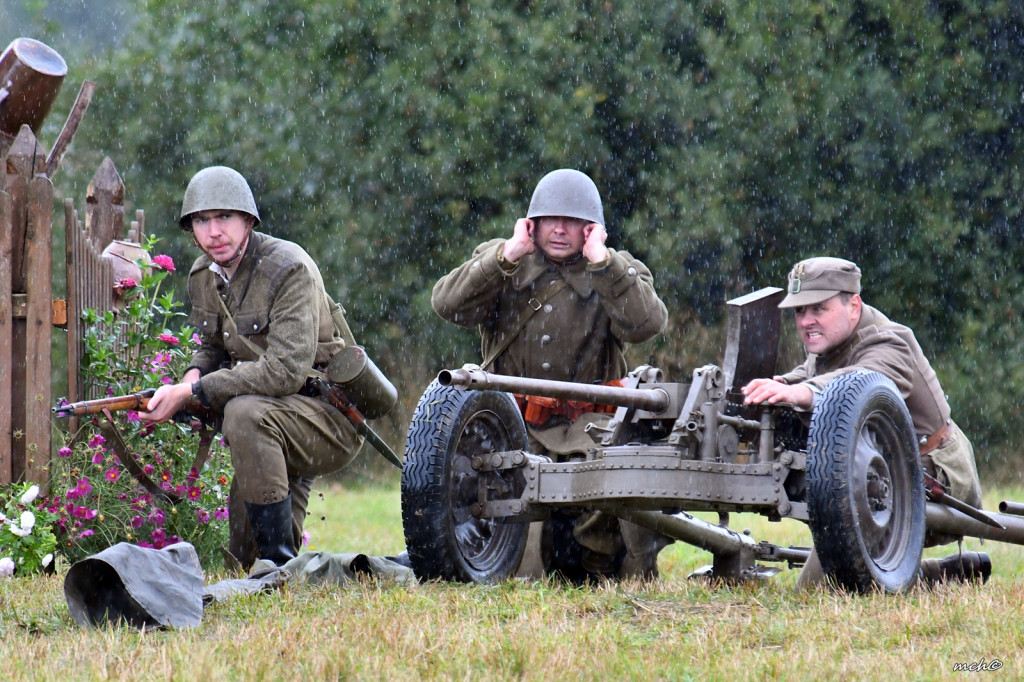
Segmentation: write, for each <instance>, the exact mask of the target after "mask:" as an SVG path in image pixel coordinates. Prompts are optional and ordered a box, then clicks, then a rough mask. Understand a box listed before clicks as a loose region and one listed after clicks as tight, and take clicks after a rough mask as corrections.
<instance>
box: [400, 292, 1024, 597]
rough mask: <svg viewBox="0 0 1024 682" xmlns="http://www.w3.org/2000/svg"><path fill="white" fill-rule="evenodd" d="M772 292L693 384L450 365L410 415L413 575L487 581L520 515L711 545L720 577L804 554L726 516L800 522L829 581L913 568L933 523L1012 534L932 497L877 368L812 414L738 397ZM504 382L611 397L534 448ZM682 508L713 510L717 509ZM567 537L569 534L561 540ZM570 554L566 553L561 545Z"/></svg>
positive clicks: (1006, 524) (407, 516) (506, 570)
mask: <svg viewBox="0 0 1024 682" xmlns="http://www.w3.org/2000/svg"><path fill="white" fill-rule="evenodd" d="M782 296H783V292H782V291H781V290H780V289H775V288H769V289H763V290H761V291H759V292H755V293H753V294H749V295H747V296H744V297H741V298H737V299H734V300H732V301H729V302H728V312H729V324H728V337H727V344H726V352H725V361H724V363H723V365H722V366H721V367H719V366H716V365H707V366H704V367H701V368H699V369H697V370H695V371H694V373H693V376H692V380H691V381H690V382H689V383H672V382H665V381H664V380H663V376H662V372H661V371H660V370H658V369H656V368H653V367H647V366H645V367H640V368H638V369H636V370H634V371H633V372H631V373H630V375H629V377H628V378H627V379H626V381H625V385H624V386H623V387H614V386H603V385H601V386H598V385H589V384H575V383H570V382H557V381H544V380H536V379H527V378H520V377H509V376H501V375H495V374H490V373H487V372H484V371H483V370H481V369H479V368H476V367H464V368H462V369H456V370H444V371H442V372H441V373H440V374H439V375H438V377H437V379H436V380H435V381H434V382H433V383H432V384H431V385H430V386H429V387H428V388H427V390H426V392H425V393H424V394H423V397H422V398H421V400H420V403H419V405H418V407H417V409H416V412H415V414H414V416H413V419H412V423H411V425H410V430H409V435H408V438H407V444H406V453H405V466H404V469H403V473H402V517H403V525H404V529H405V536H406V545H407V548H408V551H409V555H410V559H411V561H412V563H413V567H414V569H415V571H416V573H417V575H418V576H419V577H420V578H422V579H432V578H440V579H446V580H459V581H473V582H491V581H496V580H501V579H504V578H507V577H509V576H511V575H513V574H514V572H515V570H516V568H517V566H518V564H519V562H520V559H521V557H522V555H523V551H524V548H525V545H526V536H527V529H528V527H529V522H531V521H535V520H541V519H545V518H548V517H551V516H552V515H557V514H564V513H569V514H571V513H574V512H579V511H581V510H589V511H602V512H606V513H610V514H613V515H615V516H617V517H619V518H622V519H626V520H628V521H631V522H633V523H635V524H637V525H640V526H643V527H646V528H649V529H652V530H656V531H658V532H661V533H663V534H665V535H668V536H670V537H672V538H674V539H676V540H680V541H683V542H687V543H690V544H693V545H695V546H698V547H701V548H703V549H706V550H707V551H709V552H710V553H711V554H712V557H713V563H712V566H711V568H710V571H709V574H710V575H713V576H714V577H716V578H720V579H723V580H727V581H740V580H744V579H748V578H751V577H755V576H762V577H763V576H767V575H771V574H773V573H776V572H778V570H781V569H779V568H777V567H765V566H763V565H762V564H761V563H759V562H786V563H788V564H789V565H791V566H792V565H800V564H802V563H803V562H804V561H805V560H806V558H807V556H808V554H809V551H810V550H809V548H793V547H779V546H776V545H772V544H770V543H767V542H757V541H755V540H754V539H753V538H751V537H750V536H749V535H747V534H744V533H740V532H737V531H735V530H733V529H731V528H729V526H728V515H729V514H730V513H732V512H753V513H758V514H762V515H764V516H766V517H767V518H769V519H771V520H780V519H783V518H790V519H796V520H798V521H802V522H805V523H807V524H808V525H809V526H810V530H811V535H812V538H813V540H814V545H815V547H816V548H817V552H818V557H819V560H820V561H821V563H822V566H823V568H824V570H825V571H826V573H828V574H829V575H830V576H831V577H832V578H833V579H834V580H835V582H837V583H838V584H840V585H842V586H845V587H847V588H850V589H855V590H869V589H875V588H878V589H883V590H886V591H900V590H904V589H906V588H908V587H909V586H911V585H913V584H914V582H915V581H916V579H917V575H918V566H919V563H920V560H921V553H922V547H923V542H924V533H925V528H926V523H927V527H928V528H929V529H933V530H937V531H941V532H946V533H952V534H960V535H965V534H967V535H975V536H977V537H986V538H992V539H1000V540H1005V541H1010V542H1017V543H1020V544H1024V523H1022V521H1021V519H1019V518H1018V517H1014V516H1011V515H1007V514H989V513H986V512H981V511H979V510H973V511H974V512H975V513H974V515H973V516H970V515H968V514H967V513H965V511H966V512H971V511H972V510H971V509H966V510H958V509H956V508H953V507H951V506H949V505H944V504H940V503H933V502H928V501H927V499H926V488H925V486H924V484H923V472H922V470H921V465H920V458H919V454H918V443H917V438H916V434H915V432H914V428H913V423H912V421H911V419H910V416H909V413H908V412H907V408H906V406H905V404H904V403H903V400H902V398H901V397H900V395H899V393H898V391H897V390H896V387H895V386H894V385H893V384H892V382H891V381H889V380H888V379H887V378H885V377H883V376H882V375H880V374H877V373H873V372H864V371H854V372H850V373H848V374H844V375H842V376H840V377H838V378H837V379H835V380H834V381H832V382H830V383H829V384H828V386H827V387H826V388H825V389H824V390H823V391H822V393H821V395H820V396H819V397H818V400H817V402H816V407H815V410H814V412H813V414H810V415H809V414H806V413H805V414H799V413H797V412H796V411H794V410H793V409H792V408H791V407H789V406H784V405H775V406H749V405H744V404H743V400H742V395H741V394H740V392H739V389H740V388H741V387H742V386H743V385H745V384H746V383H747V382H748V381H750V380H751V379H753V378H757V377H770V376H772V375H773V374H774V371H775V360H776V356H777V353H778V343H779V331H780V327H781V313H780V312H779V310H778V307H777V306H778V303H779V301H780V300H781V298H782ZM513 394H525V395H540V396H544V397H547V398H555V399H561V400H568V401H577V403H593V404H600V405H610V406H614V407H615V412H614V414H612V415H610V416H609V415H592V416H595V418H594V419H593V420H591V421H590V422H589V423H588V424H587V426H586V432H587V434H589V436H590V437H591V439H592V440H593V442H594V445H593V447H592V448H591V449H589V450H588V452H587V453H586V456H585V457H581V458H578V459H571V460H567V461H555V460H552V459H551V458H549V457H547V456H543V455H538V454H535V453H532V452H530V448H529V438H528V436H527V431H526V427H525V424H524V422H523V419H522V415H521V413H520V410H519V407H518V405H517V404H516V401H515V399H514V398H513ZM692 512H717V513H718V519H719V523H712V522H710V521H706V520H704V519H701V518H698V517H696V516H694V515H693V514H692ZM566 542H570V543H571V542H572V540H571V536H570V537H569V538H567V539H566ZM566 554H567V555H571V552H567V553H566Z"/></svg>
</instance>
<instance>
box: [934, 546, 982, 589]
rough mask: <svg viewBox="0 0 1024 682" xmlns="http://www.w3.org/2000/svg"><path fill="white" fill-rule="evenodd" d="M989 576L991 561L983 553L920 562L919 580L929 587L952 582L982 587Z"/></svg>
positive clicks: (969, 553)
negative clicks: (975, 584) (973, 583)
mask: <svg viewBox="0 0 1024 682" xmlns="http://www.w3.org/2000/svg"><path fill="white" fill-rule="evenodd" d="M990 575H992V560H991V559H989V557H988V554H985V553H984V552H963V553H961V554H950V555H949V556H948V557H945V558H943V559H922V560H921V579H922V580H924V582H925V583H926V584H927V585H928V586H929V587H931V586H934V585H937V584H939V583H944V582H953V581H957V582H963V583H971V582H976V583H980V584H982V585H984V584H985V583H986V582H987V581H988V577H989V576H990Z"/></svg>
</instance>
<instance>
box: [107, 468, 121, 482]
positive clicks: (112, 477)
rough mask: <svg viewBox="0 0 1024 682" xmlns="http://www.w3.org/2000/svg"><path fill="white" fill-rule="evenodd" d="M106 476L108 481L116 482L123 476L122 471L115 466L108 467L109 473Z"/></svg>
mask: <svg viewBox="0 0 1024 682" xmlns="http://www.w3.org/2000/svg"><path fill="white" fill-rule="evenodd" d="M104 476H106V478H107V480H108V481H110V482H111V483H114V482H116V481H117V479H119V478H121V471H120V470H119V469H117V468H115V467H110V468H109V469H107V473H106V474H104Z"/></svg>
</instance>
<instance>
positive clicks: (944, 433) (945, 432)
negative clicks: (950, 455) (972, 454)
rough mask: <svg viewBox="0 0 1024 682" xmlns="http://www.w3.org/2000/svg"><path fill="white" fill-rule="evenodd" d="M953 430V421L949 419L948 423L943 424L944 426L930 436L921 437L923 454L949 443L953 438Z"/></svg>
mask: <svg viewBox="0 0 1024 682" xmlns="http://www.w3.org/2000/svg"><path fill="white" fill-rule="evenodd" d="M952 432H953V421H952V420H951V419H947V420H946V423H945V424H943V425H942V428H941V429H939V430H938V431H936V432H935V433H933V434H932V435H930V436H928V437H927V438H922V439H921V454H922V455H927V454H928V453H929V452H931V451H932V450H938V449H939V448H941V447H942V446H943V445H945V444H946V443H948V442H949V441H950V439H951V436H952Z"/></svg>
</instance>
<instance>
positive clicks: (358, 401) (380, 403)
mask: <svg viewBox="0 0 1024 682" xmlns="http://www.w3.org/2000/svg"><path fill="white" fill-rule="evenodd" d="M326 374H327V378H328V379H329V380H330V381H331V383H334V384H338V385H339V386H341V388H342V390H343V391H344V392H345V395H346V396H348V399H349V400H350V401H352V404H353V405H355V406H356V407H357V408H358V409H359V412H360V413H361V414H362V415H363V417H365V418H366V419H377V418H378V417H383V416H384V415H386V414H387V413H388V412H390V411H391V410H392V408H394V406H395V403H397V402H398V389H396V388H395V386H394V384H392V383H391V382H390V381H388V378H387V377H386V376H384V373H383V372H381V371H380V369H379V368H378V367H377V365H375V364H374V363H373V360H371V359H370V356H369V355H367V354H366V349H365V348H363V347H362V346H354V345H353V346H346V347H345V348H343V349H342V350H340V351H338V352H337V353H335V354H334V357H332V358H331V360H330V362H328V363H327V369H326Z"/></svg>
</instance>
